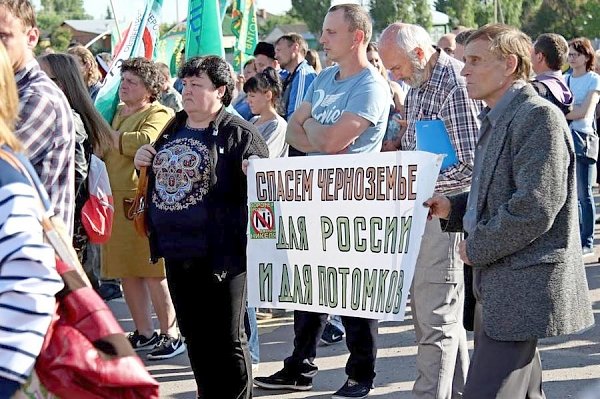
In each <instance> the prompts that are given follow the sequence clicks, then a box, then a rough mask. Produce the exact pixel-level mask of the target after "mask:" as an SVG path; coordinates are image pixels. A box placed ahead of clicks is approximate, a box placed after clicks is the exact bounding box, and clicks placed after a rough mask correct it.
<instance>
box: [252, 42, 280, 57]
mask: <svg viewBox="0 0 600 399" xmlns="http://www.w3.org/2000/svg"><path fill="white" fill-rule="evenodd" d="M259 54H262V55H266V56H267V57H269V58H271V59H275V46H273V45H272V44H271V43H267V42H258V43H257V44H256V48H255V49H254V56H255V57H256V56H257V55H259Z"/></svg>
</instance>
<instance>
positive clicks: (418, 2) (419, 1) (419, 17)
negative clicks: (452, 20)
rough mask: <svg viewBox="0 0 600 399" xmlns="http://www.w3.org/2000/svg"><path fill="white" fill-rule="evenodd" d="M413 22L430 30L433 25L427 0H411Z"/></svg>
mask: <svg viewBox="0 0 600 399" xmlns="http://www.w3.org/2000/svg"><path fill="white" fill-rule="evenodd" d="M413 7H414V13H415V23H416V24H417V25H421V26H422V27H423V28H425V30H427V31H430V30H431V27H432V26H433V19H432V16H431V7H430V6H429V0H413Z"/></svg>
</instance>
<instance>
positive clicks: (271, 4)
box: [83, 0, 292, 23]
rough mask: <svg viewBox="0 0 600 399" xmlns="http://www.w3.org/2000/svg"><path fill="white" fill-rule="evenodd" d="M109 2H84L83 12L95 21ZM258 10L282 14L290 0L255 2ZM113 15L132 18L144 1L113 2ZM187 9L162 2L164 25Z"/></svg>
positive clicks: (182, 1) (178, 2)
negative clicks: (262, 9) (263, 9)
mask: <svg viewBox="0 0 600 399" xmlns="http://www.w3.org/2000/svg"><path fill="white" fill-rule="evenodd" d="M109 3H110V1H109V0H84V1H83V4H84V7H85V11H86V12H87V13H88V14H89V15H91V16H92V17H93V18H95V19H102V18H104V17H105V16H106V7H107V6H108V5H109ZM256 3H257V7H258V8H265V9H266V10H267V11H268V12H270V13H272V14H283V13H285V12H286V11H287V10H289V9H290V8H291V7H292V2H291V0H256ZM113 4H114V5H115V14H116V16H117V18H118V19H119V20H123V19H125V20H129V19H131V18H133V16H134V15H135V13H136V10H137V9H139V8H142V7H143V6H144V4H145V0H113ZM187 9H188V1H187V0H163V21H162V22H166V23H171V22H176V21H177V14H179V20H182V19H184V18H185V17H186V14H187Z"/></svg>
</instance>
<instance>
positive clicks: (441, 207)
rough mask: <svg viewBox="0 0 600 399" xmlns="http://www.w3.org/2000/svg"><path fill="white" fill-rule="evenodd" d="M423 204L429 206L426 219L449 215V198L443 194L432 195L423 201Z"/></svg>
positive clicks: (446, 217) (445, 217) (444, 217)
mask: <svg viewBox="0 0 600 399" xmlns="http://www.w3.org/2000/svg"><path fill="white" fill-rule="evenodd" d="M423 206H424V207H426V208H429V213H428V214H427V220H431V219H432V218H434V217H436V218H440V219H448V216H449V215H450V209H451V205H450V200H449V199H448V197H445V196H443V195H434V196H433V197H431V198H429V199H428V200H427V201H425V202H423Z"/></svg>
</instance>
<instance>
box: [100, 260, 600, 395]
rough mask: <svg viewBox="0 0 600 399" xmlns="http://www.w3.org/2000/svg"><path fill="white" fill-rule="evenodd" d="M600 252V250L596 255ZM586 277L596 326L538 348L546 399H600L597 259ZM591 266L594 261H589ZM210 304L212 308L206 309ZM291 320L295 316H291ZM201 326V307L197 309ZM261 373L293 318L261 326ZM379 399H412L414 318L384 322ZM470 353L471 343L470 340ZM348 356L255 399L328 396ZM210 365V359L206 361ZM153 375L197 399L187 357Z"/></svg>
mask: <svg viewBox="0 0 600 399" xmlns="http://www.w3.org/2000/svg"><path fill="white" fill-rule="evenodd" d="M598 253H600V250H598V249H597V254H598ZM589 262H590V263H588V264H587V267H586V269H587V276H588V282H589V287H590V292H591V296H592V301H593V307H594V314H595V318H596V326H595V327H594V328H593V329H592V330H589V331H587V332H585V333H583V334H581V335H578V336H571V337H568V338H557V339H548V340H544V341H543V342H541V344H540V350H541V356H542V364H543V368H544V389H545V392H546V396H547V398H548V399H566V398H580V397H581V394H580V393H581V391H582V390H584V389H586V388H587V389H591V387H592V386H593V385H596V384H599V385H597V386H596V388H597V389H595V392H596V393H595V394H594V395H593V398H594V399H600V264H599V263H598V262H597V257H596V258H592V259H590V260H589ZM591 262H593V263H591ZM110 306H111V308H112V309H113V311H114V312H115V314H116V315H117V317H118V318H119V321H120V322H121V324H122V325H123V328H124V329H125V331H131V330H132V329H133V328H132V327H133V326H132V322H131V319H130V318H129V316H128V311H127V307H126V305H125V303H124V302H123V300H122V299H119V300H114V301H111V303H110ZM206 306H210V305H208V304H207V305H206ZM289 315H290V316H291V313H290V314H289ZM198 322H199V323H210V320H204V319H202V306H199V307H198ZM259 329H260V344H261V345H260V350H261V360H262V363H261V365H260V369H259V371H258V373H257V375H260V376H263V375H269V374H271V373H273V372H275V371H277V370H279V368H280V367H281V365H282V363H281V360H282V359H283V358H284V357H286V356H287V355H288V354H289V353H290V348H291V343H292V340H293V329H292V318H291V317H284V318H278V319H274V320H269V321H264V322H260V327H259ZM379 334H380V336H379V352H378V359H377V367H376V372H377V378H376V381H375V384H376V388H375V389H374V390H373V391H372V393H371V395H370V397H372V398H375V399H408V398H410V389H411V387H412V384H413V381H414V379H415V355H416V346H415V342H414V340H415V336H414V331H413V329H412V326H411V320H410V316H409V315H407V319H406V320H405V321H404V322H401V323H382V324H381V325H380V328H379ZM470 345H471V349H472V340H470ZM347 356H348V352H347V349H346V347H345V345H344V344H343V343H340V344H337V345H333V346H329V347H321V348H319V351H318V358H317V360H316V363H317V365H318V366H319V374H318V376H317V377H316V378H315V380H314V388H313V390H312V391H309V392H289V393H280V392H270V391H265V390H261V389H258V388H255V389H254V397H255V398H267V397H271V396H273V397H277V398H282V399H292V398H314V399H325V398H330V395H331V393H332V392H334V391H335V390H336V389H337V388H339V387H340V386H341V385H342V384H343V383H344V381H345V378H346V376H345V373H344V364H345V362H346V359H347ZM206 360H207V361H210V359H206ZM146 364H147V366H148V369H149V370H150V372H151V373H152V375H153V376H154V377H155V378H156V379H157V380H158V381H159V382H160V384H161V398H165V399H167V398H169V399H194V398H195V383H194V380H193V376H192V372H191V369H190V368H189V363H188V359H187V355H185V354H184V355H181V356H178V357H175V358H173V359H169V360H165V361H159V362H146Z"/></svg>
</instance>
